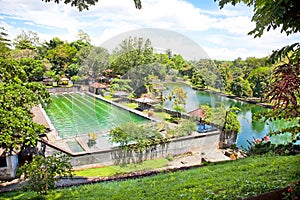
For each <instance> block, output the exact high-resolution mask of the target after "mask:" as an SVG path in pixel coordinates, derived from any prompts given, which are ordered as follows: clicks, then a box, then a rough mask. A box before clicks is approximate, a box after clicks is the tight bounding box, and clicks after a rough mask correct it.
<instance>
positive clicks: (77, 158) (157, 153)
mask: <svg viewBox="0 0 300 200" xmlns="http://www.w3.org/2000/svg"><path fill="white" fill-rule="evenodd" d="M219 136H220V134H219V132H218V131H215V132H210V133H206V134H199V135H196V136H186V137H181V138H176V139H172V140H171V142H169V143H167V144H165V145H162V146H157V147H156V148H152V149H149V150H148V151H145V152H143V153H135V152H126V151H125V150H122V149H120V148H111V149H106V150H102V151H99V152H92V153H83V154H80V155H72V159H71V164H72V166H73V167H79V166H86V165H90V166H93V165H94V166H108V165H116V164H125V163H134V162H140V161H144V160H149V159H155V158H164V157H166V156H168V155H173V156H175V155H180V154H183V153H186V152H191V151H192V152H194V151H197V152H200V153H201V154H203V155H206V154H209V153H210V152H211V151H213V150H215V149H216V148H217V144H218V142H219ZM47 148H51V147H49V146H48V147H47ZM48 150H49V149H48ZM53 150H54V149H53ZM56 152H57V150H56ZM199 163H200V160H199Z"/></svg>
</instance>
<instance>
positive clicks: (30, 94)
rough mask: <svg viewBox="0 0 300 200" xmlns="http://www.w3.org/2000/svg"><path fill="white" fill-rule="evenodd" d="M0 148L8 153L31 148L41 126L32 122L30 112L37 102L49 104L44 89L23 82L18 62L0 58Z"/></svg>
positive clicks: (46, 92)
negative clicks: (42, 101)
mask: <svg viewBox="0 0 300 200" xmlns="http://www.w3.org/2000/svg"><path fill="white" fill-rule="evenodd" d="M0 71H1V75H0V116H1V120H0V146H1V148H3V149H5V150H6V151H7V152H8V153H10V154H11V153H12V152H13V151H16V152H18V151H20V150H22V149H24V148H26V147H28V146H35V145H36V142H37V140H38V136H39V134H41V133H44V132H45V127H44V126H43V125H40V124H37V123H35V122H33V119H32V117H33V114H32V113H31V108H32V107H33V106H36V105H38V104H39V102H40V100H44V101H45V102H46V103H49V101H50V96H49V93H48V91H47V90H46V88H45V86H43V85H41V84H39V83H35V82H27V80H28V77H27V75H26V73H25V71H24V70H23V69H22V68H21V67H20V66H19V65H18V62H17V61H15V60H12V59H9V58H2V57H0Z"/></svg>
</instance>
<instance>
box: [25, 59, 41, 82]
mask: <svg viewBox="0 0 300 200" xmlns="http://www.w3.org/2000/svg"><path fill="white" fill-rule="evenodd" d="M19 63H20V67H22V68H23V70H24V71H25V72H26V75H27V77H28V81H29V82H32V81H41V80H42V78H43V75H44V73H45V66H44V65H43V63H42V61H40V60H34V59H32V58H22V59H20V60H19Z"/></svg>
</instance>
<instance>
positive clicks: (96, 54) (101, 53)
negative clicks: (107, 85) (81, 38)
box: [80, 46, 109, 78]
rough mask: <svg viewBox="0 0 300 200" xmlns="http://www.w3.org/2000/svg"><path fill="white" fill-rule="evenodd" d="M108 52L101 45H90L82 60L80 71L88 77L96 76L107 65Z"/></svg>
mask: <svg viewBox="0 0 300 200" xmlns="http://www.w3.org/2000/svg"><path fill="white" fill-rule="evenodd" d="M108 59H109V53H108V51H107V50H106V49H104V48H102V47H94V46H92V47H91V48H90V49H89V54H88V55H87V56H86V57H85V58H84V60H83V66H82V68H81V69H80V73H81V74H83V75H88V76H89V77H93V78H97V77H99V75H100V74H101V73H102V72H103V70H104V69H106V68H107V67H108V64H109V63H108Z"/></svg>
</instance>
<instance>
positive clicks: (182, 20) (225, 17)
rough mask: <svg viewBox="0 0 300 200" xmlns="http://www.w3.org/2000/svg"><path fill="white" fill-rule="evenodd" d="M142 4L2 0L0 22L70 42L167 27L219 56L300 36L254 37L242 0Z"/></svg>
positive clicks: (128, 0)
mask: <svg viewBox="0 0 300 200" xmlns="http://www.w3.org/2000/svg"><path fill="white" fill-rule="evenodd" d="M142 6H143V8H142V9H140V10H138V9H136V8H135V6H134V2H133V0H113V1H112V0H99V2H98V3H97V4H96V5H95V6H91V7H90V9H89V10H85V11H82V12H79V11H78V9H77V8H75V7H71V6H70V5H66V4H63V3H60V4H55V3H53V2H51V3H45V2H43V1H42V0H0V27H4V28H5V29H6V30H7V32H8V34H9V35H10V38H11V39H13V38H15V37H16V36H17V35H19V34H20V33H21V32H22V30H24V31H34V32H37V33H38V36H39V37H40V38H41V40H42V41H44V40H46V41H49V40H50V39H52V38H53V37H59V38H61V39H62V40H66V41H68V42H72V41H75V40H77V39H78V38H77V33H78V31H79V30H83V31H84V32H86V33H87V34H88V35H89V36H90V37H91V41H92V44H93V45H96V46H101V44H103V43H104V42H106V41H107V40H109V39H110V38H112V37H114V36H117V35H119V34H122V33H124V32H127V31H133V30H136V29H147V28H151V29H164V30H168V31H173V32H176V33H178V34H181V35H183V36H185V37H187V38H189V39H190V40H192V41H194V42H195V43H196V44H198V45H199V46H200V47H201V48H202V49H203V50H204V51H205V52H206V53H207V55H208V56H209V57H210V58H211V59H218V60H234V59H236V58H238V57H241V58H243V59H245V58H247V57H258V58H259V57H264V56H267V55H270V54H271V53H272V50H276V49H279V48H281V47H283V46H285V45H288V44H292V43H294V42H298V41H299V39H300V35H299V34H294V35H290V36H286V35H285V34H281V33H280V30H271V31H269V32H265V33H264V35H263V36H262V37H261V38H255V39H254V37H253V36H249V35H247V33H248V32H249V31H251V30H252V29H253V28H254V27H255V24H254V23H253V22H251V17H252V15H253V11H252V10H253V8H252V7H247V6H245V5H242V4H241V5H237V6H235V7H234V6H231V5H227V6H225V7H224V8H223V9H221V10H220V9H219V7H218V4H217V3H216V2H214V0H185V1H184V0H142ZM158 48H159V47H158Z"/></svg>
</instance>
